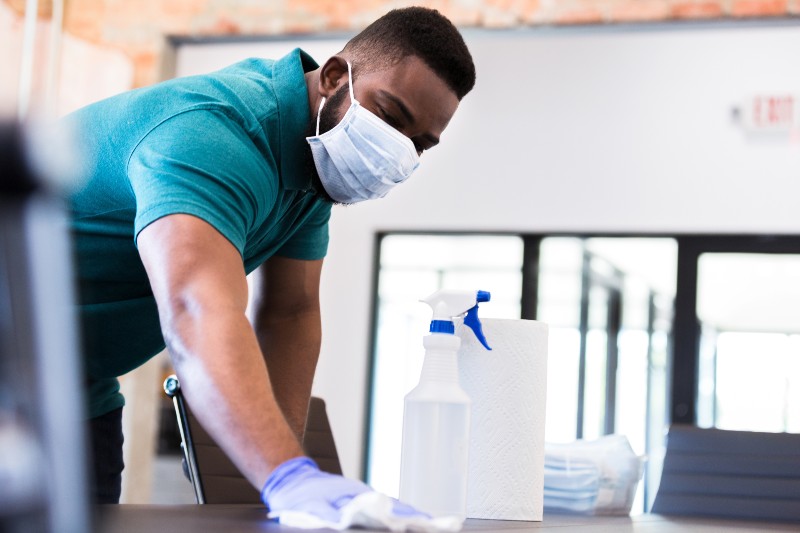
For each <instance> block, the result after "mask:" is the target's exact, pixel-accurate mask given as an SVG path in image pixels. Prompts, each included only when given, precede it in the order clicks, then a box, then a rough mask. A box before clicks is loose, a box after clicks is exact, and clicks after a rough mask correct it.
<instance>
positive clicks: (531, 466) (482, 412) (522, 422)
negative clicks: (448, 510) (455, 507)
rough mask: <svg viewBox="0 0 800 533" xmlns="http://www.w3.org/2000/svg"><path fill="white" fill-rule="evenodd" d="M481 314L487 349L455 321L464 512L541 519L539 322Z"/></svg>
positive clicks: (543, 384)
mask: <svg viewBox="0 0 800 533" xmlns="http://www.w3.org/2000/svg"><path fill="white" fill-rule="evenodd" d="M481 322H482V323H483V332H484V334H485V336H486V340H487V342H488V343H489V346H491V347H492V350H491V351H487V350H486V349H485V348H484V347H483V346H481V344H480V343H479V342H478V340H477V339H476V337H475V335H474V334H473V333H472V331H471V330H470V329H469V328H467V327H465V326H464V325H463V324H460V325H459V327H458V335H459V336H460V337H461V350H460V351H459V360H458V364H459V374H460V379H461V385H462V387H463V388H464V390H466V391H467V394H469V397H470V399H471V400H472V421H471V430H470V448H469V477H468V481H467V484H468V488H467V517H468V518H485V519H495V520H531V521H541V520H542V509H543V501H544V496H543V493H544V421H545V401H546V397H547V325H546V324H544V323H542V322H537V321H534V320H504V319H483V318H482V319H481Z"/></svg>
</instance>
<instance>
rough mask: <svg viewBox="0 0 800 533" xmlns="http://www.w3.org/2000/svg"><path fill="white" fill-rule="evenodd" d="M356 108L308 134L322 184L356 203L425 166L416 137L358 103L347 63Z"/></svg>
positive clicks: (381, 192) (346, 201)
mask: <svg viewBox="0 0 800 533" xmlns="http://www.w3.org/2000/svg"><path fill="white" fill-rule="evenodd" d="M347 73H348V85H349V87H350V102H351V103H350V108H349V109H348V110H347V113H345V115H344V117H343V118H342V120H341V122H339V123H338V124H337V125H336V126H334V127H333V128H331V129H330V130H329V131H326V132H325V133H323V134H322V135H320V134H319V118H320V115H321V113H322V106H324V105H325V98H324V97H323V98H322V101H321V102H320V104H319V111H318V112H317V134H316V135H315V136H314V137H306V141H308V144H309V145H310V146H311V153H312V155H313V156H314V164H315V165H316V167H317V172H318V173H319V179H320V181H321V182H322V186H323V187H325V190H326V191H327V192H328V194H329V195H330V197H331V198H333V199H334V200H335V201H337V202H341V203H344V204H353V203H356V202H362V201H364V200H371V199H373V198H382V197H384V196H386V194H388V192H389V191H390V190H391V189H392V188H393V187H395V186H396V185H397V184H398V183H402V182H404V181H405V180H407V179H408V177H409V176H411V173H412V172H414V170H416V168H417V167H418V166H419V154H417V149H416V148H415V147H414V143H412V142H411V139H409V138H408V137H406V136H405V135H403V134H402V133H400V132H399V131H397V130H396V129H394V128H393V127H391V126H389V125H388V124H387V123H386V122H384V121H383V120H381V119H380V118H378V117H377V116H376V115H375V114H373V113H371V112H370V111H369V110H367V109H365V108H364V107H362V106H361V104H359V103H358V100H356V98H355V96H354V95H353V83H352V79H353V76H352V69H351V67H350V63H349V62H348V63H347Z"/></svg>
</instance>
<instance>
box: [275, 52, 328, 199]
mask: <svg viewBox="0 0 800 533" xmlns="http://www.w3.org/2000/svg"><path fill="white" fill-rule="evenodd" d="M316 68H319V65H317V62H316V61H314V59H313V58H312V57H311V56H310V55H308V54H307V53H305V52H304V51H303V50H301V49H300V48H295V49H294V50H292V51H291V52H289V53H288V54H287V55H285V56H284V57H282V58H281V59H279V60H277V61H275V63H274V64H273V70H272V72H273V86H274V90H275V95H276V99H277V101H278V113H279V117H280V142H281V144H280V146H281V148H280V175H281V182H282V184H283V187H284V188H285V189H292V190H301V191H302V190H308V189H311V176H309V175H308V165H307V164H306V159H307V158H308V157H310V156H309V150H310V149H309V147H308V143H307V142H306V140H305V136H306V127H307V126H308V121H309V118H310V116H311V113H310V110H309V108H308V88H307V86H306V80H305V73H306V72H309V71H312V70H314V69H316Z"/></svg>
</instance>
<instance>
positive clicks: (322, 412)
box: [164, 375, 342, 504]
mask: <svg viewBox="0 0 800 533" xmlns="http://www.w3.org/2000/svg"><path fill="white" fill-rule="evenodd" d="M164 390H165V391H166V393H167V395H168V396H170V397H171V398H172V402H173V404H174V406H175V414H176V416H177V417H178V428H179V430H180V433H181V448H182V449H183V454H184V464H185V471H186V473H187V476H188V477H189V480H190V481H191V482H192V486H193V488H194V493H195V498H196V499H197V503H209V504H215V503H220V504H239V503H260V502H261V495H260V494H259V492H258V490H256V489H255V488H254V487H253V486H252V485H251V484H250V482H249V481H247V479H246V478H245V477H244V476H243V475H242V473H241V472H240V471H239V469H238V468H237V467H236V466H235V465H234V464H233V462H232V461H231V460H230V459H229V458H228V456H227V455H226V454H225V452H224V451H222V449H221V448H220V447H219V446H218V445H217V443H216V442H215V441H214V439H213V438H211V436H210V435H209V434H208V433H207V432H206V430H205V429H203V426H201V425H200V422H199V421H198V420H197V418H195V416H194V414H192V411H191V409H189V406H188V405H187V403H186V400H185V399H184V397H183V394H182V393H181V390H180V383H179V382H178V378H177V377H176V376H174V375H173V376H169V377H168V378H167V379H166V381H164ZM303 448H304V450H305V452H306V455H308V456H309V457H311V458H312V459H314V461H316V462H317V464H318V465H319V467H320V469H321V470H324V471H326V472H330V473H332V474H341V473H342V467H341V465H340V463H339V455H338V453H337V451H336V444H335V442H334V440H333V433H332V431H331V426H330V423H329V422H328V414H327V410H326V408H325V402H324V400H322V399H321V398H316V397H312V398H311V403H310V404H309V411H308V420H307V422H306V434H305V439H304V442H303Z"/></svg>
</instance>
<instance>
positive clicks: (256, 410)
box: [138, 214, 303, 489]
mask: <svg viewBox="0 0 800 533" xmlns="http://www.w3.org/2000/svg"><path fill="white" fill-rule="evenodd" d="M138 247H139V254H140V255H141V258H142V261H143V263H144V266H145V269H146V270H147V275H148V277H149V279H150V284H151V286H152V289H153V294H154V295H155V298H156V302H157V304H158V311H159V317H160V320H161V328H162V331H163V334H164V339H165V341H166V343H167V347H168V348H169V351H170V356H171V358H172V362H173V366H174V367H175V371H176V373H177V374H178V377H179V379H180V380H181V389H182V390H183V393H184V395H185V396H186V400H187V401H188V402H189V405H190V406H191V407H192V411H193V412H194V413H195V416H196V417H197V418H198V420H199V421H200V423H201V424H202V425H203V427H204V428H205V429H206V430H207V431H208V432H209V434H210V435H211V436H212V437H213V438H214V440H215V441H216V442H217V443H219V445H220V446H221V447H222V449H223V450H225V452H226V453H227V454H228V456H229V457H230V458H231V460H232V461H233V462H234V463H235V464H236V466H237V467H238V468H239V469H240V470H241V471H242V473H243V474H244V475H245V477H247V479H248V480H249V481H250V482H251V483H252V484H253V486H255V487H256V488H258V489H261V487H262V486H263V485H264V483H265V481H266V480H267V478H268V476H269V475H270V473H271V472H272V471H273V470H274V469H275V468H276V467H277V466H278V465H279V464H281V463H282V462H284V461H286V460H288V459H290V458H292V457H298V456H301V455H303V451H302V448H301V447H300V444H299V442H298V439H297V437H296V433H295V432H294V431H293V430H292V429H291V428H290V426H289V424H288V423H287V421H286V419H285V417H284V415H283V414H282V412H281V409H280V408H279V407H278V403H277V402H276V399H275V394H274V391H273V386H272V384H271V382H270V376H269V373H268V370H267V366H266V365H265V362H264V358H263V357H262V354H261V350H260V349H259V346H258V342H257V340H256V336H255V333H254V332H253V328H252V327H251V326H250V323H249V322H248V320H247V317H246V316H245V310H246V307H247V280H246V277H245V272H244V268H243V265H242V259H241V256H240V255H239V252H238V251H237V250H236V248H235V247H234V246H233V245H232V244H231V243H230V242H229V241H228V240H227V239H225V238H224V237H223V236H222V235H221V234H220V233H219V232H218V231H217V230H216V229H214V228H213V227H212V226H211V225H209V224H208V223H206V222H205V221H203V220H201V219H199V218H196V217H193V216H190V215H181V214H176V215H170V216H167V217H164V218H161V219H159V220H157V221H155V222H153V223H152V224H150V225H149V226H147V227H146V228H145V229H143V230H142V231H141V232H140V233H139V237H138Z"/></svg>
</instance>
